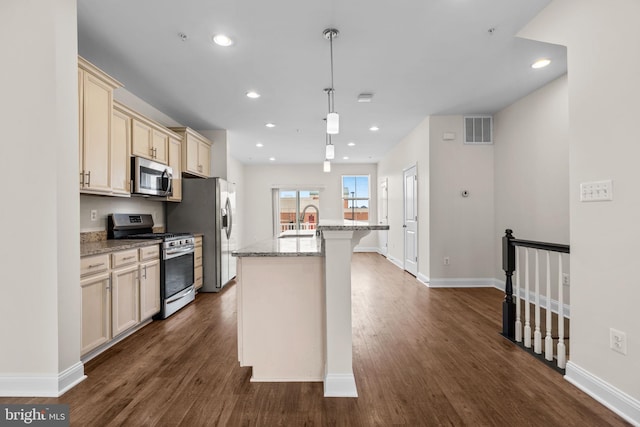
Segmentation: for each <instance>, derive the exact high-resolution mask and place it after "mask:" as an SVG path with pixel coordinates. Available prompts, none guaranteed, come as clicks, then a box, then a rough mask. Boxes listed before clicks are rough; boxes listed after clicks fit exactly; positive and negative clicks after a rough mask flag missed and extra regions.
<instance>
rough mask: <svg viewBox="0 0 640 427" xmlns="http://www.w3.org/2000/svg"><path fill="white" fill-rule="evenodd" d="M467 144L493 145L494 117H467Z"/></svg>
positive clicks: (465, 127) (465, 125)
mask: <svg viewBox="0 0 640 427" xmlns="http://www.w3.org/2000/svg"><path fill="white" fill-rule="evenodd" d="M464 143H465V144H493V117H491V116H465V117H464Z"/></svg>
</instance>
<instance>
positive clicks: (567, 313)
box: [493, 279, 571, 319]
mask: <svg viewBox="0 0 640 427" xmlns="http://www.w3.org/2000/svg"><path fill="white" fill-rule="evenodd" d="M493 280H494V287H495V288H496V289H498V290H500V291H502V292H504V280H499V279H493ZM515 291H516V290H515V288H514V289H513V296H514V297H515V295H516V292H515ZM520 295H521V297H520V299H524V288H523V287H520ZM535 298H536V293H535V292H534V291H532V290H531V289H529V301H535ZM540 307H543V308H547V297H546V296H545V295H540ZM562 307H563V310H564V317H566V318H567V319H570V318H571V306H570V305H569V304H562ZM551 312H552V313H555V314H558V301H557V300H555V299H552V300H551Z"/></svg>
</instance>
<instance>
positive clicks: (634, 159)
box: [523, 0, 640, 424]
mask: <svg viewBox="0 0 640 427" xmlns="http://www.w3.org/2000/svg"><path fill="white" fill-rule="evenodd" d="M638 16H640V2H638V1H637V0H593V1H588V2H585V1H582V0H555V1H554V2H553V3H551V5H550V6H548V7H547V8H546V9H545V10H544V11H543V12H542V13H541V14H540V15H539V16H538V17H537V18H536V19H535V20H534V21H533V22H532V23H531V24H529V26H528V27H527V28H526V29H525V30H524V31H523V35H524V36H526V37H529V38H533V39H538V40H542V41H547V42H552V43H557V44H565V45H567V47H568V60H569V62H568V69H569V147H570V163H569V171H570V172H569V182H570V192H569V196H570V208H569V209H570V236H571V237H570V244H571V272H572V286H571V301H572V306H571V360H570V364H569V365H568V366H567V378H568V379H569V380H570V381H572V382H574V383H575V384H577V385H578V386H579V387H581V388H583V389H585V390H587V391H588V392H590V393H591V394H593V395H596V396H599V397H600V398H601V399H602V400H603V401H604V402H605V403H607V404H609V405H610V406H613V407H615V408H617V410H618V411H619V412H624V411H627V415H628V419H632V420H633V422H635V423H637V424H640V322H638V316H637V312H638V301H640V286H638V283H637V282H638V273H637V269H636V266H637V263H638V243H637V242H638V241H639V239H640V227H638V218H640V199H639V198H638V191H637V188H638V183H639V182H640V167H638V159H639V158H640V144H639V141H638V137H637V128H638V117H640V103H639V102H638V100H639V99H640V79H639V78H638V76H639V75H640V50H639V49H638V40H640V26H639V25H638V23H637V18H638ZM602 179H612V180H613V195H614V200H613V201H611V202H599V203H581V202H580V200H579V188H580V183H582V182H589V181H598V180H602ZM609 328H616V329H619V330H621V331H623V332H626V334H627V341H628V349H627V355H621V354H619V353H615V352H613V351H612V350H611V349H610V348H609Z"/></svg>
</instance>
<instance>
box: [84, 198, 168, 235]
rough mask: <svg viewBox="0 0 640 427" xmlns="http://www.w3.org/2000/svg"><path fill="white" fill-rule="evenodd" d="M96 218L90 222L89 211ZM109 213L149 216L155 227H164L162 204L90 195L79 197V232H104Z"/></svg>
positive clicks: (137, 199) (146, 200)
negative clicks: (96, 215) (94, 213)
mask: <svg viewBox="0 0 640 427" xmlns="http://www.w3.org/2000/svg"><path fill="white" fill-rule="evenodd" d="M92 210H96V211H97V213H98V217H97V219H96V220H95V221H92V220H91V211H92ZM111 213H136V214H151V215H152V216H153V223H154V225H155V226H156V227H160V226H164V225H165V223H164V202H161V201H156V200H148V199H146V198H144V197H137V196H134V197H108V196H94V195H90V194H82V195H80V232H82V233H84V232H87V231H105V230H106V229H107V216H108V215H109V214H111Z"/></svg>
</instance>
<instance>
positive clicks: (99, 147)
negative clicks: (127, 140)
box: [78, 57, 122, 194]
mask: <svg viewBox="0 0 640 427" xmlns="http://www.w3.org/2000/svg"><path fill="white" fill-rule="evenodd" d="M78 85H79V86H78V88H79V91H78V93H79V100H78V101H79V119H80V127H79V136H80V141H79V143H80V147H79V151H80V171H79V172H80V191H81V192H83V193H95V194H109V193H111V182H110V176H111V169H110V154H111V153H110V149H111V120H112V113H113V110H112V108H113V107H112V105H113V90H114V89H115V88H117V87H120V86H122V85H121V84H120V83H119V82H117V81H116V80H114V79H112V78H111V77H109V76H108V75H106V74H104V73H103V72H102V71H100V70H99V69H98V68H96V67H95V66H94V65H92V64H91V63H89V62H87V61H85V60H84V59H82V58H80V57H79V58H78Z"/></svg>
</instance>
